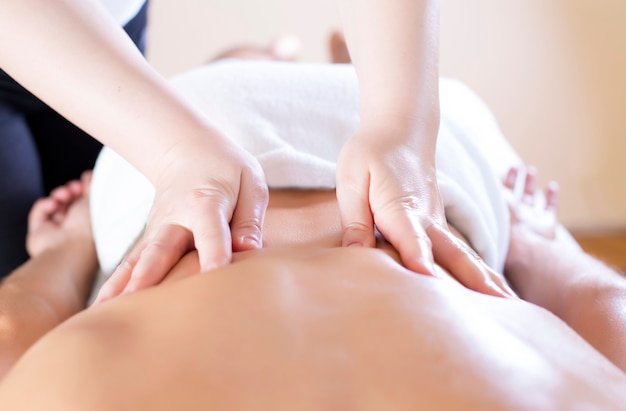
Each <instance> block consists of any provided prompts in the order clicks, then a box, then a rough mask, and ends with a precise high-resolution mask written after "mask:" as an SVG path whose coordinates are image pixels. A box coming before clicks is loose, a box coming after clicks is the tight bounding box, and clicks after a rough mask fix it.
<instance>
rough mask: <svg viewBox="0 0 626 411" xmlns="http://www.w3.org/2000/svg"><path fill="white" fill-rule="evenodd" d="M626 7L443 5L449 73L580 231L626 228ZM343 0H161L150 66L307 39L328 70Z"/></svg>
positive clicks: (310, 57) (500, 2)
mask: <svg viewBox="0 0 626 411" xmlns="http://www.w3.org/2000/svg"><path fill="white" fill-rule="evenodd" d="M625 18H626V2H624V1H623V0H473V1H467V0H442V16H441V74H442V75H443V76H448V77H456V78H459V79H461V80H463V81H465V82H466V83H468V84H469V85H470V86H471V87H472V88H474V89H475V90H476V91H477V92H478V94H480V95H481V96H482V97H483V98H484V99H485V100H486V101H487V103H488V104H489V105H490V106H491V108H492V109H493V111H494V113H495V115H496V117H497V119H498V120H499V122H500V124H501V127H502V129H503V131H504V133H505V134H506V135H507V137H508V138H509V139H510V140H511V142H512V143H513V145H514V147H515V148H516V149H517V150H518V151H519V152H520V154H521V155H522V157H523V158H524V159H526V160H527V161H528V162H529V163H531V164H534V165H536V166H537V167H538V168H539V169H540V173H541V177H542V181H545V180H546V179H548V178H551V179H556V180H558V181H559V182H560V183H561V187H562V208H561V209H562V212H561V218H562V220H563V221H564V222H565V224H566V225H567V226H569V227H571V228H579V229H580V228H583V229H584V228H590V229H594V228H599V229H604V228H626V183H625V182H624V180H625V179H626V161H625V160H624V157H626V115H624V112H625V111H626V41H625V39H626V25H624V24H621V23H622V22H623V21H624V19H625ZM338 26H339V17H338V12H337V7H336V5H335V1H331V0H316V1H305V0H265V1H262V2H259V1H253V0H152V9H151V22H150V27H151V31H150V41H149V49H148V59H149V60H150V61H151V62H152V63H153V64H154V65H155V66H156V67H157V69H159V70H160V71H161V72H162V73H163V74H165V75H167V76H169V75H173V74H175V73H178V72H180V71H182V70H185V69H187V68H190V67H193V66H196V65H198V64H201V63H202V62H204V61H206V60H207V59H208V58H209V57H210V56H211V55H213V54H215V53H216V52H218V51H220V50H222V49H223V48H224V47H227V46H229V45H233V44H237V43H250V42H252V43H257V44H266V43H267V42H269V41H270V40H271V39H272V38H274V37H275V36H277V35H280V34H284V33H294V34H296V35H298V36H299V37H300V38H301V40H302V43H303V53H302V60H305V61H326V60H327V51H326V47H325V44H326V39H327V36H328V33H329V32H330V30H331V29H332V28H335V27H338Z"/></svg>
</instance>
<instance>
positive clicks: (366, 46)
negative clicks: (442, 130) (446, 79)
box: [342, 0, 439, 155]
mask: <svg viewBox="0 0 626 411" xmlns="http://www.w3.org/2000/svg"><path fill="white" fill-rule="evenodd" d="M342 6H343V10H342V14H343V16H342V17H343V21H344V26H345V29H346V39H347V42H348V47H349V50H350V55H351V57H352V59H353V62H354V65H355V68H356V71H357V75H358V78H359V89H360V98H361V119H362V122H363V123H365V124H368V123H367V122H376V121H382V122H385V121H387V120H388V119H395V120H396V121H398V122H400V123H403V124H402V125H404V126H406V128H407V129H412V130H414V131H415V132H416V133H419V134H422V135H420V137H419V138H417V137H416V140H417V141H419V144H420V147H419V148H421V149H425V148H430V149H431V150H433V155H434V148H435V147H434V146H435V140H436V134H437V130H438V127H439V92H438V77H439V72H438V48H439V1H433V0H343V4H342ZM379 119H380V120H379ZM373 126H378V125H377V124H374V125H373ZM380 126H384V124H381V125H380Z"/></svg>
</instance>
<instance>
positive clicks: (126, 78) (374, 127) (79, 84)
mask: <svg viewBox="0 0 626 411" xmlns="http://www.w3.org/2000/svg"><path fill="white" fill-rule="evenodd" d="M33 10H37V13H33ZM344 11H345V13H344V14H345V15H346V18H345V21H346V23H345V25H346V26H347V28H348V30H347V31H348V39H349V41H348V45H349V47H350V51H351V54H353V57H354V64H355V67H356V69H357V73H358V77H359V89H360V92H361V96H362V98H363V104H362V113H361V118H362V119H363V121H362V124H361V126H360V127H359V130H358V131H357V133H356V134H355V135H354V136H353V138H351V140H350V141H349V142H348V143H347V144H346V146H345V149H344V150H343V152H342V156H341V157H340V160H339V162H338V172H337V180H338V198H339V203H340V205H341V210H342V212H341V215H342V227H343V230H344V234H343V241H342V244H343V245H357V244H359V245H362V246H366V247H371V246H373V245H374V227H375V226H376V227H377V228H378V230H380V231H381V232H382V233H383V234H384V235H385V237H386V238H387V239H388V240H389V241H390V242H391V243H392V244H393V245H394V246H395V247H396V248H397V249H398V250H399V252H400V255H401V257H402V260H403V262H404V264H405V265H406V266H407V267H408V268H409V269H411V270H413V271H415V272H426V273H432V269H433V268H432V262H433V258H434V259H435V260H437V261H438V262H439V263H440V264H442V265H443V266H444V267H446V268H448V269H450V270H451V271H453V272H456V273H457V274H458V275H462V274H463V273H465V272H472V270H473V271H474V272H476V271H480V269H481V268H480V266H479V265H478V264H477V263H476V261H474V259H473V253H471V251H470V250H469V249H466V248H464V247H462V246H460V245H459V244H458V243H456V242H455V240H454V237H453V236H451V235H450V233H449V230H448V229H447V225H446V223H445V215H444V211H443V207H442V204H441V198H440V195H439V190H438V186H437V182H436V178H435V165H434V147H435V143H436V135H437V128H438V125H439V113H438V107H439V105H438V91H437V87H438V85H437V80H438V69H437V60H438V52H437V49H438V12H439V2H438V1H435V0H420V1H412V0H399V1H393V2H388V1H385V0H347V1H346V2H345V7H344ZM50 22H54V24H50ZM24 50H28V53H24V52H23V51H24ZM0 65H2V67H3V69H5V70H6V71H7V72H8V73H9V74H11V76H12V77H14V78H15V79H16V80H17V81H19V82H20V83H21V84H23V85H24V86H25V87H26V88H28V89H29V90H30V91H32V92H33V93H34V94H35V95H37V96H38V97H40V98H41V99H42V100H43V101H45V102H46V103H48V104H49V105H50V106H51V107H53V108H54V109H55V110H57V111H58V112H59V113H61V114H62V115H63V116H65V117H66V118H68V119H69V120H70V121H72V122H73V123H75V124H76V125H77V126H79V127H80V128H82V129H84V130H85V131H87V132H88V133H89V134H91V135H92V136H93V137H95V138H96V139H98V140H99V141H101V142H102V143H104V144H106V145H108V146H111V147H113V148H114V149H115V150H116V151H117V152H118V153H120V154H121V155H122V156H124V157H125V158H126V159H127V160H128V161H129V162H130V163H131V164H133V165H134V166H135V167H136V168H137V169H138V170H140V171H141V172H142V174H144V175H145V176H146V177H147V178H148V179H149V180H150V181H151V183H152V184H153V185H154V186H155V188H156V196H155V201H154V203H153V207H152V212H151V213H150V216H149V218H148V223H147V228H146V235H145V236H144V238H143V240H142V241H141V242H139V243H138V244H137V245H136V246H135V248H134V249H133V250H131V251H130V253H129V258H127V259H126V260H125V261H124V262H123V264H121V265H120V267H119V268H118V276H122V277H126V276H128V277H129V278H130V280H129V281H127V282H126V287H125V288H124V290H123V291H122V292H131V291H137V290H140V289H143V288H146V287H150V286H152V285H154V284H157V283H159V282H160V281H161V280H162V279H163V277H164V276H165V275H166V274H167V273H168V272H169V270H170V268H171V267H172V266H173V265H174V264H175V263H176V262H177V261H178V260H179V259H180V257H182V256H183V255H184V254H185V253H186V252H187V251H189V250H191V249H197V250H198V252H199V258H200V264H201V266H202V268H203V270H209V269H212V268H215V267H218V266H221V265H223V264H227V263H228V262H229V261H230V260H231V252H232V251H245V250H250V249H254V248H257V247H260V246H261V244H262V242H263V239H262V229H261V228H262V227H263V218H264V213H265V207H266V204H267V195H268V194H267V186H266V184H265V182H264V178H263V172H262V170H261V169H260V166H259V164H258V162H257V161H256V159H254V158H253V157H252V156H251V155H250V154H248V153H246V152H243V151H242V150H241V149H240V148H239V147H237V146H236V145H235V144H233V143H232V142H231V141H229V139H228V138H227V136H223V135H221V134H220V133H219V132H218V131H217V130H216V129H215V128H214V127H212V125H211V122H210V120H211V119H206V118H204V117H203V116H202V115H200V114H199V113H197V112H196V111H195V110H194V109H193V108H192V107H190V106H189V105H188V104H186V102H185V101H183V100H182V99H181V98H180V97H179V96H178V95H177V94H176V93H175V92H174V91H173V90H172V89H171V88H170V87H169V86H168V84H167V82H166V81H165V79H163V78H162V76H160V75H159V74H158V73H157V72H156V70H154V69H153V68H152V67H150V66H149V65H148V64H147V63H146V62H145V60H144V59H143V58H142V56H141V55H140V54H139V53H138V52H137V51H136V50H135V49H134V47H133V46H132V44H131V42H130V40H129V39H128V38H127V37H126V36H125V35H124V34H123V32H122V30H121V29H120V28H119V27H117V26H116V24H115V23H114V21H113V20H112V19H111V18H110V17H109V16H108V15H107V14H106V13H105V11H104V9H103V8H102V7H101V6H100V5H99V4H98V3H97V2H96V1H95V0H89V1H87V0H56V1H41V0H11V1H3V2H0ZM50 78H54V79H55V81H49V79H50ZM407 113H408V114H407ZM415 113H418V114H415ZM406 175H411V176H413V177H412V178H411V179H410V180H409V181H407V180H406V179H405V176H406ZM370 177H371V179H370ZM481 275H483V276H484V277H485V280H488V275H487V274H486V273H484V272H483V273H482V274H481ZM113 296H114V295H111V297H113Z"/></svg>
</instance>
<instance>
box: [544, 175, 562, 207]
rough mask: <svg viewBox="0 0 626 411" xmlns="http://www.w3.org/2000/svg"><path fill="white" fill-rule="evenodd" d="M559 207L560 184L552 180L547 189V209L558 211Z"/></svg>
mask: <svg viewBox="0 0 626 411" xmlns="http://www.w3.org/2000/svg"><path fill="white" fill-rule="evenodd" d="M558 207H559V184H558V183H557V182H556V181H550V182H549V183H548V188H547V189H546V210H548V211H552V212H554V213H556V210H557V209H558Z"/></svg>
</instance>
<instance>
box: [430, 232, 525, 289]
mask: <svg viewBox="0 0 626 411" xmlns="http://www.w3.org/2000/svg"><path fill="white" fill-rule="evenodd" d="M428 235H429V237H430V239H431V241H432V244H433V254H434V257H435V261H437V263H439V264H440V265H441V266H442V267H443V268H444V269H446V270H447V271H448V272H449V273H450V274H451V275H452V276H453V277H454V278H456V279H457V280H458V281H459V282H460V283H461V284H463V285H464V286H465V287H467V288H469V289H471V290H474V291H477V292H480V293H483V294H489V295H493V296H497V297H512V298H516V297H517V296H516V295H515V293H514V292H513V291H512V290H511V289H510V288H509V287H508V285H507V284H506V282H505V281H504V280H503V279H502V278H501V277H500V276H499V275H498V274H497V273H496V272H495V271H493V270H491V269H490V268H489V267H488V266H487V265H486V264H485V263H484V262H483V261H482V260H481V259H480V257H478V256H477V255H476V254H475V253H474V252H473V251H472V250H471V249H470V248H469V247H468V246H467V245H465V244H464V243H463V242H462V241H461V240H459V239H458V238H456V237H455V236H454V235H453V234H452V233H450V232H449V231H448V230H445V229H443V228H442V227H438V226H433V227H431V228H430V229H429V230H428Z"/></svg>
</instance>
